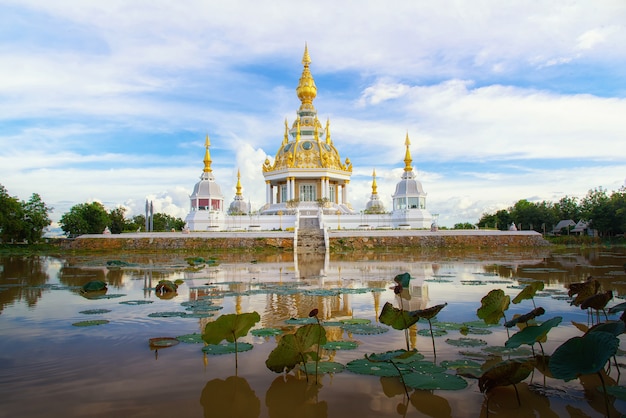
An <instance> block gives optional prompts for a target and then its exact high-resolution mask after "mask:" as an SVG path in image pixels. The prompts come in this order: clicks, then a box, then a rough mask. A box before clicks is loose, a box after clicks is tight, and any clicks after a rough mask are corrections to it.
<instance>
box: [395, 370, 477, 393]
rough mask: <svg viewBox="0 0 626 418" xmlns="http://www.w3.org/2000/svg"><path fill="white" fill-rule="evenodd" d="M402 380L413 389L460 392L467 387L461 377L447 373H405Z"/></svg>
mask: <svg viewBox="0 0 626 418" xmlns="http://www.w3.org/2000/svg"><path fill="white" fill-rule="evenodd" d="M403 379H404V384H405V385H407V386H408V387H410V388H413V389H422V390H436V389H440V390H461V389H465V388H466V387H467V382H466V381H465V379H463V378H462V377H461V376H457V375H453V374H448V373H432V374H431V373H407V374H405V375H403Z"/></svg>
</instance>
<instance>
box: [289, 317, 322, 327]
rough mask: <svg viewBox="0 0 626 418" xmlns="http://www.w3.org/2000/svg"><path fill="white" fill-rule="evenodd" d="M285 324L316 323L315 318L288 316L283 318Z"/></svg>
mask: <svg viewBox="0 0 626 418" xmlns="http://www.w3.org/2000/svg"><path fill="white" fill-rule="evenodd" d="M285 324H289V325H306V324H317V319H315V318H309V317H306V318H289V319H286V320H285Z"/></svg>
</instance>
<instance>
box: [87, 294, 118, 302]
mask: <svg viewBox="0 0 626 418" xmlns="http://www.w3.org/2000/svg"><path fill="white" fill-rule="evenodd" d="M124 296H126V295H125V294H123V293H115V294H111V295H97V296H89V299H92V300H96V299H117V298H121V297H124Z"/></svg>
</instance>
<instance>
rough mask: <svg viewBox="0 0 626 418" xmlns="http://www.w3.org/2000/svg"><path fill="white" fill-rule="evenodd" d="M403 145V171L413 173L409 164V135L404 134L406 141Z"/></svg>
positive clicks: (410, 161)
mask: <svg viewBox="0 0 626 418" xmlns="http://www.w3.org/2000/svg"><path fill="white" fill-rule="evenodd" d="M404 145H406V152H405V153H404V171H413V167H411V163H412V162H413V159H412V158H411V150H410V149H409V146H410V145H411V141H410V140H409V133H408V132H407V133H406V139H405V141H404Z"/></svg>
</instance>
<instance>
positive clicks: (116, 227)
mask: <svg viewBox="0 0 626 418" xmlns="http://www.w3.org/2000/svg"><path fill="white" fill-rule="evenodd" d="M125 214H126V209H124V208H123V207H121V206H119V207H117V208H115V209H111V211H110V212H109V220H110V222H109V230H110V231H111V233H112V234H121V233H122V232H123V231H124V230H126V220H125V219H124V215H125Z"/></svg>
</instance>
